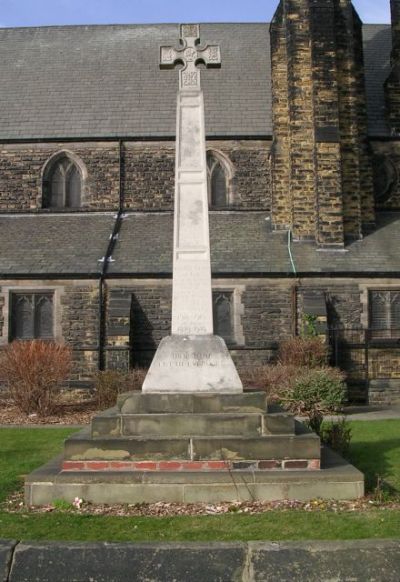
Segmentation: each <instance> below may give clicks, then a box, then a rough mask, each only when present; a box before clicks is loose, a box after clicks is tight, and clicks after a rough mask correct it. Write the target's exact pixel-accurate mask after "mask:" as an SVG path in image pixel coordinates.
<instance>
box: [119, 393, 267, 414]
mask: <svg viewBox="0 0 400 582" xmlns="http://www.w3.org/2000/svg"><path fill="white" fill-rule="evenodd" d="M118 407H119V408H120V410H121V413H123V414H157V413H158V414H159V413H169V412H170V413H184V412H190V413H207V412H208V413H220V412H228V413H234V412H241V413H245V412H260V413H265V412H266V410H267V397H266V394H265V392H244V393H242V394H218V393H216V394H151V393H150V394H143V393H141V392H129V393H127V394H121V395H120V396H119V398H118Z"/></svg>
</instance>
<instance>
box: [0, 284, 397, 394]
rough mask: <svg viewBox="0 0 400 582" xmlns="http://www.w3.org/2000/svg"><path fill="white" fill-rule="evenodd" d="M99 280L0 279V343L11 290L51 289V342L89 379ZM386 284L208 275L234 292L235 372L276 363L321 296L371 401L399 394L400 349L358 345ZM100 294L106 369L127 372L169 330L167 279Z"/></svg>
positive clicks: (343, 354)
mask: <svg viewBox="0 0 400 582" xmlns="http://www.w3.org/2000/svg"><path fill="white" fill-rule="evenodd" d="M98 284H99V283H98V281H90V280H88V281H78V280H76V281H72V280H71V281H64V280H63V281H61V280H56V281H52V280H43V281H38V280H32V281H28V280H25V281H4V282H3V283H2V286H1V289H0V348H1V347H4V346H5V345H7V343H8V339H9V321H10V307H9V305H10V301H9V298H10V294H11V293H12V292H13V291H21V290H26V291H27V292H33V291H46V292H48V291H51V290H53V292H54V306H55V307H54V309H55V321H54V328H55V339H56V340H57V341H66V342H67V343H68V344H69V345H70V346H71V348H72V351H73V369H72V373H71V378H70V380H71V381H72V382H73V384H76V383H78V384H80V383H84V384H85V382H87V381H90V380H92V378H93V375H94V374H95V372H96V371H97V369H98V365H99V325H100V323H99V321H100V320H99V311H100V310H99V287H98ZM385 286H386V287H387V286H388V287H391V288H395V287H396V286H398V285H397V281H396V280H390V279H386V280H384V281H381V282H379V281H377V280H376V279H374V280H367V279H360V280H359V281H356V282H354V281H348V280H345V279H341V280H334V279H318V278H315V279H306V280H302V281H300V282H299V281H298V280H287V279H285V280H283V279H280V280H265V279H264V280H258V279H214V280H213V288H214V289H223V290H231V291H232V292H233V318H234V334H235V339H236V342H235V343H232V344H231V345H230V346H229V347H230V350H231V353H232V357H233V358H234V361H235V363H236V365H237V366H238V368H239V369H241V368H246V367H251V366H255V365H260V364H264V363H268V362H271V361H275V359H276V355H277V347H278V344H279V342H280V341H282V340H284V339H285V338H288V337H290V336H291V335H292V334H293V333H294V332H295V330H296V327H297V328H298V327H299V326H298V324H299V321H300V319H301V315H302V313H303V311H304V308H303V296H304V294H305V293H309V292H310V291H311V292H315V293H317V294H318V293H322V294H323V296H324V297H325V300H326V307H327V318H328V325H329V327H331V328H332V327H333V328H338V329H339V330H341V331H340V333H342V332H343V335H340V336H339V339H340V341H341V342H342V343H340V344H339V347H340V353H339V354H338V355H339V356H340V362H341V364H342V365H343V367H344V369H345V370H346V371H347V379H348V380H349V381H350V383H351V384H352V385H362V384H363V383H365V381H366V378H367V375H368V378H369V398H370V402H371V403H374V402H375V403H390V401H396V400H399V399H400V377H399V368H398V362H399V360H400V349H399V348H398V347H397V346H396V345H395V343H393V345H392V346H391V344H390V342H389V345H388V346H386V347H382V346H380V344H379V343H378V344H371V345H370V347H369V350H368V354H367V353H366V351H365V347H364V344H363V343H362V342H363V341H364V331H363V330H365V329H366V328H368V325H369V322H368V309H369V306H368V290H369V289H372V288H381V287H385ZM105 297H106V302H105V309H106V312H105V315H106V321H105V323H106V329H105V345H104V360H105V365H106V367H107V368H118V369H120V370H128V369H129V366H130V365H136V366H143V367H146V366H148V365H149V363H150V361H151V359H152V357H153V355H154V352H155V350H156V348H157V346H158V343H159V342H160V340H161V339H162V338H163V337H165V336H166V335H168V334H169V333H170V325H171V321H170V315H171V281H170V280H161V279H151V280H150V279H149V280H134V279H130V280H112V279H109V280H107V284H106V289H105ZM297 331H298V329H297ZM342 340H343V341H344V343H343V341H342ZM332 345H333V344H332ZM332 349H333V348H332ZM385 387H388V388H387V390H386V389H385ZM366 390H367V388H365V389H364V396H366V394H367V392H366Z"/></svg>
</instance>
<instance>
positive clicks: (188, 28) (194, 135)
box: [161, 25, 221, 336]
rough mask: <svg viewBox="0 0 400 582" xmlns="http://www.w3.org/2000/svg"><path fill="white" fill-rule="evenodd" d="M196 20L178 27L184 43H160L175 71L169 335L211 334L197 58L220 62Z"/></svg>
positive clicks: (201, 101) (216, 49)
mask: <svg viewBox="0 0 400 582" xmlns="http://www.w3.org/2000/svg"><path fill="white" fill-rule="evenodd" d="M199 34H200V31H199V26H198V25H182V26H181V44H182V48H181V49H178V50H175V49H174V48H172V47H162V48H161V66H162V67H164V68H172V67H174V66H175V65H176V64H179V63H180V64H183V68H182V69H181V70H180V71H179V92H178V99H177V124H176V127H177V135H176V158H175V159H176V161H175V206H174V256H173V291H172V334H173V335H185V336H189V335H210V334H212V333H213V315H212V291H211V263H210V241H209V224H208V188H207V160H206V139H205V123H204V97H203V92H202V90H201V85H200V70H199V69H198V68H197V65H198V63H199V62H202V63H204V64H205V65H206V66H218V65H220V63H221V58H220V50H219V47H217V46H206V47H205V48H203V49H200V48H198V42H199Z"/></svg>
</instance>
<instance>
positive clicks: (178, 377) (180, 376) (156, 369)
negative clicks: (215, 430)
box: [142, 288, 243, 393]
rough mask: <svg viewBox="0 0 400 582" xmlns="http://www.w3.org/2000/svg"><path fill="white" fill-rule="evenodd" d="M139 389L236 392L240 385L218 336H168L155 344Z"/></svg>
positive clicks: (221, 340) (234, 369) (145, 390)
mask: <svg viewBox="0 0 400 582" xmlns="http://www.w3.org/2000/svg"><path fill="white" fill-rule="evenodd" d="M210 296H211V288H210ZM142 390H143V392H144V393H146V392H160V393H162V392H220V393H230V392H238V393H240V392H242V390H243V387H242V382H241V380H240V378H239V375H238V373H237V371H236V368H235V366H234V364H233V361H232V358H231V356H230V354H229V351H228V349H227V347H226V345H225V342H224V340H223V339H222V338H220V337H218V336H215V335H197V336H195V335H193V336H184V335H182V336H181V335H172V336H168V337H166V338H164V339H163V340H162V341H161V343H160V345H159V346H158V349H157V352H156V355H155V356H154V359H153V362H152V364H151V367H150V370H149V372H148V374H147V376H146V379H145V381H144V383H143V388H142Z"/></svg>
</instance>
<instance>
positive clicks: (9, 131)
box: [0, 24, 391, 140]
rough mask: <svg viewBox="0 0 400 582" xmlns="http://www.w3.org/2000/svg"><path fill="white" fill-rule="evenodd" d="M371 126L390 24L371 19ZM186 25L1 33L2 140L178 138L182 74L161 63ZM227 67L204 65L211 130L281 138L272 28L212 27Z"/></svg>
mask: <svg viewBox="0 0 400 582" xmlns="http://www.w3.org/2000/svg"><path fill="white" fill-rule="evenodd" d="M364 36H365V49H366V52H365V55H366V78H367V90H368V106H369V116H370V132H371V134H373V135H379V134H384V133H386V132H387V128H386V126H385V123H384V117H383V81H384V79H385V77H386V75H387V67H388V63H389V53H390V44H391V35H390V27H389V26H387V25H365V26H364ZM177 37H178V25H176V24H162V25H115V26H55V27H40V28H13V29H11V28H10V29H9V28H4V29H0V79H1V84H0V139H2V140H14V139H27V140H29V139H46V138H49V139H50V138H60V139H65V138H77V139H78V138H88V139H90V138H117V137H132V138H135V137H149V138H151V137H154V138H157V137H162V136H165V137H169V136H170V137H174V135H175V103H176V91H177V86H178V74H177V72H176V71H175V72H174V71H165V70H164V71H161V70H160V69H159V46H160V45H162V44H172V45H174V44H176V41H177ZM201 38H202V39H203V41H207V42H210V43H218V44H220V45H221V52H222V68H221V69H211V70H204V71H202V86H203V88H204V94H205V106H206V131H207V135H208V136H209V137H213V136H222V137H224V136H238V137H240V136H269V135H271V134H272V115H271V68H270V41H269V25H268V24H203V25H202V26H201Z"/></svg>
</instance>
